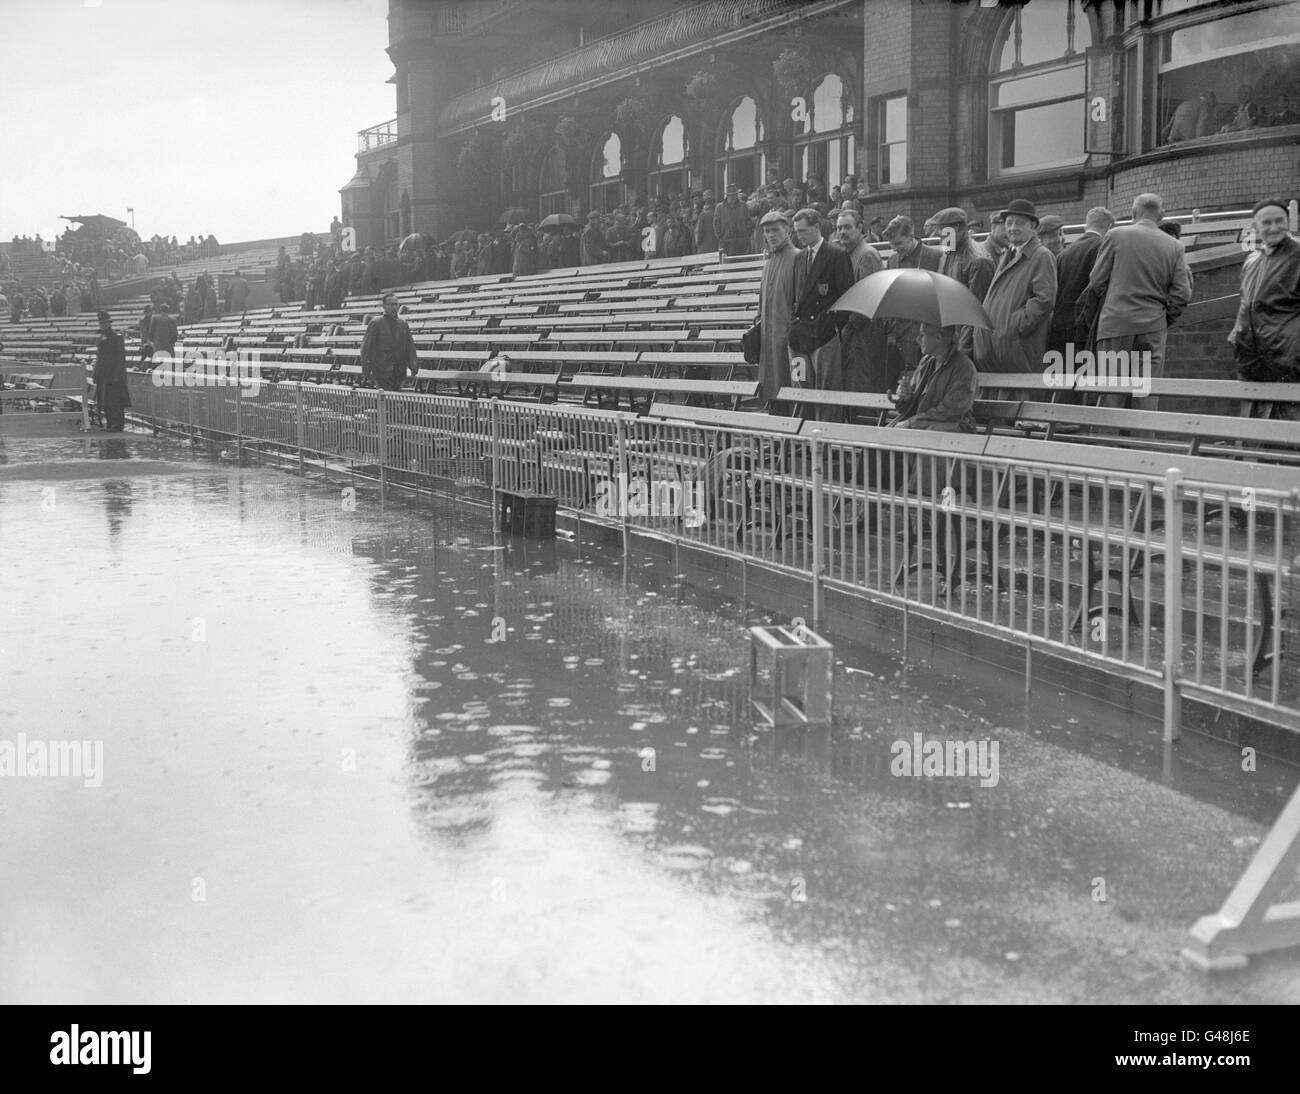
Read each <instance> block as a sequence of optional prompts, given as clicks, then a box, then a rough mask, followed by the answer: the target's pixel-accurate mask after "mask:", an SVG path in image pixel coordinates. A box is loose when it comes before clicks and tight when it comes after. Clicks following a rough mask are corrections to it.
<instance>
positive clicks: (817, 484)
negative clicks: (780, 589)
mask: <svg viewBox="0 0 1300 1094" xmlns="http://www.w3.org/2000/svg"><path fill="white" fill-rule="evenodd" d="M820 437H821V430H820V429H814V430H813V433H812V441H811V443H810V449H811V451H810V452H809V458H810V459H811V460H812V553H813V557H812V597H813V603H812V617H813V630H815V631H819V630H821V625H822V573H823V569H822V554H823V552H824V551H825V549H826V544H825V533H824V530H823V528H822V519H823V514H822V508H823V507H822V500H823V499H822V490H823V489H824V488H825V476H824V474H823V472H822V442H821V440H820Z"/></svg>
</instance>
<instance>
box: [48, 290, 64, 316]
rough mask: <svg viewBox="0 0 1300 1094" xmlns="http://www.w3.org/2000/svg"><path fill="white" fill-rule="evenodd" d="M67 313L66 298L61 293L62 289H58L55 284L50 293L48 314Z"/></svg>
mask: <svg viewBox="0 0 1300 1094" xmlns="http://www.w3.org/2000/svg"><path fill="white" fill-rule="evenodd" d="M67 313H68V298H67V297H66V296H64V295H63V290H62V289H60V288H59V287H58V286H57V285H55V286H54V291H53V292H52V293H50V314H51V315H67Z"/></svg>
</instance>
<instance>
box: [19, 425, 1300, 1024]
mask: <svg viewBox="0 0 1300 1094" xmlns="http://www.w3.org/2000/svg"><path fill="white" fill-rule="evenodd" d="M229 457H230V454H229V453H226V454H225V456H224V457H223V456H222V455H221V454H220V453H219V452H216V451H215V450H214V451H213V452H208V451H207V450H206V449H205V450H192V449H191V448H190V447H189V446H188V445H185V444H182V443H180V442H176V441H166V440H156V439H154V438H150V437H146V436H142V435H133V434H127V435H125V436H123V437H116V438H103V437H98V438H90V439H85V440H82V439H79V438H77V439H72V438H62V439H39V438H5V439H0V552H2V556H0V557H3V560H4V562H3V566H2V567H0V674H2V675H0V680H2V681H3V691H2V692H0V743H2V742H5V741H9V742H17V741H18V739H19V735H20V734H21V735H23V737H24V739H25V740H26V741H27V742H32V741H35V742H38V743H39V742H55V741H67V740H86V741H99V742H102V750H103V751H102V756H103V763H102V785H101V786H98V787H95V786H86V785H84V784H85V783H86V782H87V781H88V780H86V779H84V778H75V777H70V776H68V777H48V776H47V777H39V776H33V775H30V774H29V775H28V776H26V777H18V776H14V777H4V778H0V825H3V828H4V831H5V833H6V839H5V840H3V841H0V970H2V971H0V1001H5V1002H22V1001H56V1000H57V1001H86V1002H119V1001H120V1002H128V1001H171V1000H195V1001H199V1000H258V1001H262V1000H266V1001H270V1000H319V1001H327V1000H329V1001H332V1000H353V999H355V1000H387V999H392V1000H420V999H429V1000H444V999H465V1000H510V999H520V1000H563V1001H579V1000H719V1001H720V1000H792V1001H818V1000H825V1001H851V1000H859V1001H879V1002H911V1001H930V1002H949V1001H952V1002H956V1001H961V1002H979V1001H1006V1002H1057V1001H1097V1002H1137V1001H1157V1002H1197V1001H1260V1002H1263V1001H1288V1002H1300V956H1296V955H1275V956H1272V957H1269V958H1265V959H1262V960H1258V961H1256V962H1255V963H1254V964H1253V965H1252V966H1251V968H1249V969H1248V970H1246V971H1245V972H1243V973H1238V974H1233V975H1231V976H1227V977H1220V978H1217V979H1212V980H1211V979H1206V978H1204V977H1203V976H1201V975H1200V974H1198V973H1195V972H1193V971H1191V970H1188V969H1185V968H1183V967H1182V966H1181V964H1180V962H1179V960H1178V951H1179V949H1180V948H1181V947H1182V946H1183V945H1184V943H1185V940H1186V931H1187V928H1188V927H1189V926H1190V925H1191V923H1192V922H1193V921H1194V920H1195V919H1196V918H1197V917H1198V916H1200V915H1202V914H1206V913H1209V912H1211V911H1213V910H1215V909H1216V908H1217V907H1218V905H1219V903H1220V902H1221V901H1222V899H1223V896H1224V895H1225V894H1226V893H1227V891H1228V889H1229V888H1230V887H1231V885H1232V883H1233V881H1234V880H1235V879H1236V877H1237V875H1238V874H1239V873H1240V871H1241V869H1242V868H1243V867H1244V865H1245V864H1246V862H1247V861H1248V860H1249V858H1250V855H1251V854H1252V853H1253V850H1254V848H1255V847H1256V846H1257V844H1258V840H1259V838H1260V837H1261V836H1262V835H1263V833H1264V831H1265V830H1266V825H1267V824H1268V823H1270V822H1271V820H1272V818H1273V816H1274V815H1275V814H1276V812H1277V810H1278V809H1279V808H1280V806H1281V803H1282V801H1283V800H1284V798H1285V795H1286V794H1287V793H1289V792H1290V790H1291V788H1292V786H1293V784H1294V779H1295V775H1294V772H1290V771H1286V770H1283V769H1279V768H1276V767H1272V766H1270V765H1268V764H1266V763H1261V765H1260V770H1259V771H1257V772H1253V773H1244V772H1241V771H1240V762H1239V759H1238V758H1237V756H1236V754H1235V753H1233V752H1231V751H1229V750H1227V749H1221V748H1219V747H1218V746H1215V745H1212V744H1210V743H1208V742H1204V741H1200V742H1196V741H1192V742H1184V743H1183V744H1182V745H1180V746H1179V748H1178V751H1177V753H1176V754H1175V755H1174V756H1173V757H1172V758H1166V757H1164V756H1162V754H1161V749H1160V745H1159V742H1158V740H1156V739H1155V738H1153V736H1152V735H1151V734H1150V733H1149V732H1148V731H1147V730H1146V729H1145V728H1142V729H1139V728H1136V727H1127V726H1123V725H1116V724H1113V723H1112V722H1107V721H1106V720H1105V719H1104V718H1103V717H1102V715H1101V714H1096V715H1090V714H1089V713H1088V712H1086V711H1083V710H1082V709H1081V708H1080V707H1079V706H1078V705H1077V704H1076V705H1074V706H1071V707H1069V708H1067V707H1066V706H1065V705H1064V703H1065V700H1064V699H1060V700H1056V699H1055V698H1054V697H1053V696H1052V695H1050V694H1049V695H1048V696H1036V697H1035V699H1034V702H1033V707H1032V710H1031V711H1028V712H1027V711H1026V710H1025V707H1024V702H1023V697H1022V696H1021V695H1020V684H1019V683H1018V682H1017V683H1015V684H1013V685H1011V686H1010V687H1009V688H1008V694H1007V695H1005V696H1000V695H998V694H997V693H996V692H993V693H990V691H989V690H988V689H987V688H984V687H975V686H974V685H972V684H971V683H969V682H963V681H954V680H948V679H943V678H940V677H938V676H936V675H934V674H931V673H928V672H927V671H925V669H924V667H920V668H918V667H912V668H911V669H910V670H909V671H907V672H906V673H903V672H901V671H900V666H899V665H898V664H896V663H894V662H892V661H889V660H887V659H884V658H882V657H880V656H878V655H875V654H873V653H872V652H871V651H867V650H846V649H843V648H841V649H838V650H837V653H838V654H840V656H841V658H842V661H841V664H840V666H839V669H838V676H837V680H838V686H837V695H836V702H837V709H838V714H839V719H838V724H837V727H836V729H835V731H834V732H833V733H825V732H806V733H795V732H790V733H782V734H780V735H774V734H772V733H771V732H770V731H763V732H754V731H753V729H752V727H751V726H750V725H749V724H748V719H747V715H746V709H745V703H746V698H747V683H748V682H747V672H748V647H747V636H746V632H745V628H746V626H748V625H749V624H752V623H756V622H764V621H767V617H766V616H765V615H763V614H762V613H761V612H758V611H755V610H751V609H746V608H745V607H744V606H743V605H740V604H737V603H735V602H730V601H724V600H721V599H720V598H718V597H716V596H715V595H714V594H712V593H710V591H709V590H707V589H698V588H693V587H690V586H688V585H686V583H684V582H683V581H680V580H677V579H676V578H675V577H674V575H672V574H671V573H665V572H663V571H662V569H661V568H660V567H657V566H655V565H651V564H649V563H647V562H646V561H644V560H642V559H639V558H637V557H635V556H634V557H633V558H632V559H631V560H630V562H629V564H628V565H627V566H626V567H625V566H624V562H623V557H622V554H621V552H619V551H617V550H610V549H607V548H600V547H593V546H590V545H574V544H566V543H558V544H542V543H537V542H528V543H525V542H522V541H514V542H512V541H510V540H508V539H506V540H503V539H499V538H496V537H494V534H493V532H492V529H491V524H490V522H489V520H488V519H487V515H486V514H485V513H484V512H483V511H481V510H477V509H473V508H471V507H468V506H465V505H463V504H458V503H456V502H453V501H449V500H446V499H442V500H439V501H436V502H435V501H433V500H432V499H430V498H429V497H428V496H427V495H426V496H424V497H423V498H421V499H420V500H419V501H418V502H406V501H394V500H392V499H390V503H389V505H388V507H387V508H386V509H381V508H380V506H379V502H378V497H377V494H376V493H375V492H374V491H373V490H371V489H369V488H367V487H365V486H364V485H360V484H359V485H358V488H357V491H356V494H355V497H353V496H352V495H349V494H348V493H346V492H345V490H344V488H345V487H346V485H347V484H346V483H335V482H330V481H327V480H325V479H324V478H322V477H319V476H314V477H309V478H308V479H306V480H303V479H299V478H297V477H295V476H293V475H290V474H288V473H285V472H282V471H277V470H272V469H268V468H262V467H250V466H245V467H240V466H238V465H237V464H236V463H235V462H234V461H233V460H232V459H231V458H229ZM1107 717H1109V716H1107ZM917 734H920V735H921V737H922V741H923V742H924V741H928V740H943V739H954V740H969V741H975V742H979V741H983V742H985V743H986V744H991V743H994V742H996V744H997V757H998V764H997V769H996V785H985V786H981V780H980V779H979V778H978V777H963V776H947V777H938V778H919V777H909V776H905V775H896V774H893V773H891V765H893V764H894V760H895V757H896V755H897V754H898V752H899V743H900V742H902V743H904V744H906V745H907V746H908V747H911V746H913V745H914V744H915V742H916V735H917ZM986 754H987V753H986ZM991 781H992V780H991V779H988V778H986V779H985V780H984V782H986V783H990V782H991ZM1103 898H1104V899H1103Z"/></svg>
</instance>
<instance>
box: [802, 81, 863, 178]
mask: <svg viewBox="0 0 1300 1094" xmlns="http://www.w3.org/2000/svg"><path fill="white" fill-rule="evenodd" d="M854 123H855V118H854V112H853V102H852V100H851V99H850V98H849V95H848V93H847V89H846V88H845V86H844V81H843V80H842V79H841V78H840V77H839V76H837V75H836V74H835V73H833V72H832V73H829V74H828V75H826V76H823V77H822V78H821V79H820V80H819V81H818V82H817V84H816V86H815V87H814V88H813V92H812V95H810V96H809V97H808V98H807V99H805V100H804V110H803V117H802V119H796V121H795V171H796V174H798V176H799V178H800V179H803V180H807V179H809V178H811V177H812V176H814V175H815V176H816V177H817V178H819V179H820V180H821V181H822V183H823V185H824V187H825V189H826V191H827V193H829V192H830V190H831V188H832V187H834V186H837V185H838V184H839V183H840V182H842V181H843V179H844V176H845V175H852V174H856V173H857V170H856V167H857V160H858V138H857V132H856V130H857V126H856V125H855V124H854Z"/></svg>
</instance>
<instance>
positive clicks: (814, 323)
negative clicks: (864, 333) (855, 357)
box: [787, 209, 853, 421]
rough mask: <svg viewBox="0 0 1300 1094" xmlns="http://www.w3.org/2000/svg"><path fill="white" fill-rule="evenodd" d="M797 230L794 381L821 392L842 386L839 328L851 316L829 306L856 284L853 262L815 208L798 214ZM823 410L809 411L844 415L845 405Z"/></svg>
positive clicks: (827, 417) (791, 337) (832, 417)
mask: <svg viewBox="0 0 1300 1094" xmlns="http://www.w3.org/2000/svg"><path fill="white" fill-rule="evenodd" d="M794 231H795V236H796V238H797V239H798V240H799V243H800V244H801V245H802V246H803V251H802V252H801V253H800V255H799V257H798V259H797V260H796V261H795V264H794V297H793V300H794V311H793V313H792V316H791V321H790V327H789V331H788V334H787V340H788V341H789V344H790V383H791V385H792V386H794V387H810V388H816V389H817V390H818V391H843V390H844V375H843V369H842V366H841V363H840V340H839V332H840V328H841V327H843V326H844V322H845V320H846V319H847V318H848V316H847V314H846V313H843V312H835V313H832V312H831V310H830V309H831V306H832V305H833V304H834V303H835V302H836V301H837V300H838V299H839V298H840V297H841V296H843V295H844V293H846V292H847V291H848V290H849V287H850V286H851V285H852V284H853V264H852V263H851V262H850V261H849V256H848V255H846V254H845V253H844V252H843V251H841V250H840V249H839V248H838V247H837V246H835V244H834V243H830V242H828V241H827V240H825V239H823V238H822V231H821V216H820V214H819V213H818V212H817V210H816V209H800V210H799V212H797V213H795V215H794ZM821 411H822V413H821V414H808V415H805V416H808V417H816V418H820V419H821V420H822V421H842V420H843V416H844V409H843V407H829V406H828V407H822V408H821Z"/></svg>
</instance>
